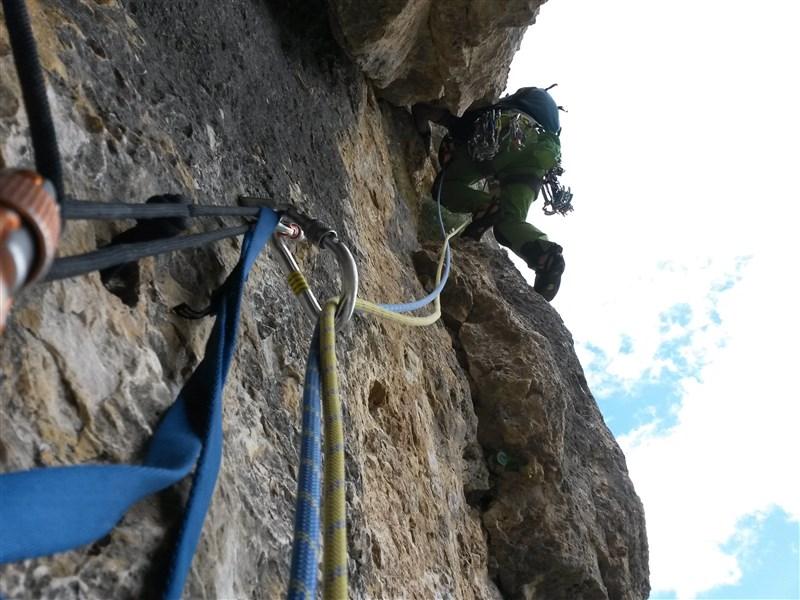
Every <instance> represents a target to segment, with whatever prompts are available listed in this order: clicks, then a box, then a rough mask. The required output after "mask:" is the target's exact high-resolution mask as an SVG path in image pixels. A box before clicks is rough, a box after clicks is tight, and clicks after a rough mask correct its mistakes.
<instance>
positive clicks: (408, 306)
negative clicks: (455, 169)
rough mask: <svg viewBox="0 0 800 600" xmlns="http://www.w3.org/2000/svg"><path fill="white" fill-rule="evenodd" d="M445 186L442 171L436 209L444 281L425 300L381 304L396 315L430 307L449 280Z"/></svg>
mask: <svg viewBox="0 0 800 600" xmlns="http://www.w3.org/2000/svg"><path fill="white" fill-rule="evenodd" d="M443 184H444V170H442V172H441V175H440V176H439V185H438V186H437V189H436V208H437V210H438V212H439V228H440V229H441V231H442V239H444V240H445V250H444V251H445V257H444V273H442V280H441V281H440V282H439V285H437V286H436V288H435V289H434V290H433V291H432V292H431V293H430V294H428V295H427V296H425V297H424V298H420V299H419V300H415V301H413V302H408V303H405V304H381V305H380V307H381V308H384V309H386V310H390V311H392V312H396V313H404V312H411V311H413V310H419V309H420V308H424V307H425V306H428V304H430V303H431V302H433V301H434V300H436V298H437V297H438V296H439V294H441V293H442V290H443V289H444V286H445V285H447V278H448V277H449V276H450V242H448V241H447V231H446V230H445V227H444V219H443V218H442V185H443Z"/></svg>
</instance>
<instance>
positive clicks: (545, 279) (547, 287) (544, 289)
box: [521, 240, 565, 302]
mask: <svg viewBox="0 0 800 600" xmlns="http://www.w3.org/2000/svg"><path fill="white" fill-rule="evenodd" d="M562 251H563V248H562V247H561V246H559V245H558V244H556V243H554V242H551V241H548V240H539V241H536V242H528V243H526V244H524V245H523V246H522V249H521V252H522V255H523V256H524V257H525V260H526V262H527V263H528V267H529V268H530V269H533V271H535V272H536V279H535V280H534V283H533V289H534V291H536V292H537V293H539V294H540V295H541V296H542V297H543V298H544V299H545V300H547V301H548V302H550V301H551V300H552V299H553V298H555V296H556V294H557V293H558V288H559V287H560V286H561V275H562V274H563V273H564V266H565V263H564V257H563V256H562V254H561V253H562Z"/></svg>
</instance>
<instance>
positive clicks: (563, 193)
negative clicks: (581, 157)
mask: <svg viewBox="0 0 800 600" xmlns="http://www.w3.org/2000/svg"><path fill="white" fill-rule="evenodd" d="M563 174H564V169H563V168H561V165H560V164H559V165H556V166H555V167H553V168H552V169H550V170H549V171H548V172H547V174H546V175H545V177H544V182H543V184H542V195H543V196H544V206H543V207H542V210H543V211H544V214H546V215H554V214H556V213H558V214H560V215H563V216H565V217H566V216H567V213H569V212H572V210H574V209H573V206H572V190H571V189H570V188H565V187H564V186H563V185H561V183H560V182H559V181H558V177H559V176H561V175H563Z"/></svg>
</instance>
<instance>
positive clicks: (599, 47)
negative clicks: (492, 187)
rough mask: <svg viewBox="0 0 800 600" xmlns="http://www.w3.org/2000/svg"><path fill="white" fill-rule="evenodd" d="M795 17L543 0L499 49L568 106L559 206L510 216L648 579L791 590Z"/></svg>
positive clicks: (784, 11) (669, 589) (757, 591)
mask: <svg viewBox="0 0 800 600" xmlns="http://www.w3.org/2000/svg"><path fill="white" fill-rule="evenodd" d="M798 24H800V1H797V0H762V1H761V2H760V3H754V2H744V1H741V0H693V1H689V0H673V1H672V2H669V3H667V2H652V1H646V0H606V1H604V2H597V1H596V0H550V1H549V2H548V3H547V4H545V5H544V6H543V7H542V9H541V12H540V14H539V17H538V20H537V23H536V25H534V26H533V27H532V28H530V29H529V30H528V33H527V34H526V37H525V39H524V41H523V44H522V47H521V49H520V51H519V52H518V53H517V55H516V56H515V59H514V62H513V64H512V67H511V73H510V76H509V81H508V90H509V91H513V90H515V89H516V88H518V87H522V86H529V85H541V86H547V85H549V84H551V83H558V87H556V88H555V89H553V90H552V93H553V96H554V97H555V99H556V101H557V102H558V103H559V104H561V105H563V106H564V107H565V108H566V109H567V110H568V112H567V113H563V114H562V119H561V120H562V127H563V132H562V136H561V139H562V155H563V165H564V167H565V169H566V173H565V175H564V176H563V177H562V180H563V181H564V182H565V183H566V184H568V185H569V186H571V187H572V190H573V192H574V193H575V199H574V201H573V204H574V206H575V212H574V213H572V214H570V215H569V216H568V217H561V216H559V215H555V216H549V217H548V216H545V215H543V214H542V212H541V201H537V202H536V203H535V204H534V205H533V207H532V209H531V212H530V214H529V221H531V222H532V223H534V224H536V225H537V226H538V227H540V228H541V229H543V230H544V231H546V232H547V233H548V234H549V237H550V239H552V240H554V241H557V242H558V243H560V244H561V245H562V246H563V247H564V257H565V259H566V263H567V269H566V272H565V274H564V278H563V280H562V286H561V290H560V292H559V295H558V297H557V298H556V299H555V300H554V302H553V305H554V307H555V308H556V309H557V310H558V311H559V312H560V314H561V315H562V317H563V318H564V321H565V323H566V325H567V327H568V328H569V329H570V331H571V332H572V334H573V336H574V338H575V342H576V348H577V350H578V354H579V357H580V358H581V362H582V364H583V366H584V369H585V370H586V374H587V378H588V380H589V383H590V385H591V388H592V391H593V393H594V395H595V397H596V399H597V401H598V403H599V405H600V408H601V410H602V411H603V414H604V418H605V420H606V423H607V424H608V426H609V427H610V428H611V430H612V431H613V433H614V435H615V436H616V437H617V440H618V442H619V444H620V446H621V447H622V449H623V451H624V452H625V455H626V459H627V464H628V468H629V471H630V475H631V479H632V480H633V483H634V486H635V488H636V490H637V493H638V494H639V496H640V497H641V499H642V502H643V504H644V508H645V516H646V519H647V532H648V539H649V545H650V576H651V585H652V594H651V598H654V599H677V600H690V599H702V600H706V599H708V600H711V599H714V600H732V599H737V600H790V599H791V600H797V599H798V598H800V524H799V523H800V477H798V471H800V469H798V466H797V460H798V459H797V457H800V435H798V431H797V428H798V423H800V391H798V389H800V381H798V380H800V352H798V346H799V345H800V316H798V307H800V293H799V292H798V290H800V248H799V247H798V241H797V238H796V236H795V232H796V230H797V229H798V228H800V183H798V180H797V177H796V175H797V173H798V172H800V149H798V145H800V78H798V75H797V69H798V67H797V62H798V58H799V57H800V34H798V33H797V27H798ZM518 266H520V267H521V269H522V270H523V272H525V271H526V269H525V268H524V265H522V264H521V263H519V262H518ZM527 275H528V276H529V277H531V276H532V274H531V273H530V272H529V271H528V272H527Z"/></svg>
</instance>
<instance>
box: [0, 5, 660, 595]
mask: <svg viewBox="0 0 800 600" xmlns="http://www.w3.org/2000/svg"><path fill="white" fill-rule="evenodd" d="M30 6H31V8H32V13H33V19H34V26H35V30H36V34H37V37H38V40H39V43H40V50H41V53H42V58H43V62H44V65H45V67H46V69H47V75H48V81H49V86H50V90H49V91H50V97H51V101H52V105H53V110H54V114H55V118H56V121H57V129H58V134H59V139H60V142H61V148H62V152H63V154H64V159H65V174H66V187H67V190H68V191H69V192H70V193H71V194H72V195H73V196H75V197H78V198H86V199H97V200H102V199H108V200H110V199H116V200H125V201H131V202H141V201H144V199H146V198H147V197H148V196H150V195H152V194H155V193H164V192H173V193H174V192H181V193H185V194H188V195H190V196H192V197H193V198H194V199H195V201H197V202H204V203H212V202H214V203H233V202H234V199H235V197H236V196H237V195H238V194H243V193H248V194H255V193H260V194H264V195H267V196H269V197H271V198H274V199H276V200H279V201H285V200H291V201H293V202H295V203H297V204H299V205H301V206H302V207H304V208H305V209H307V210H308V212H310V213H312V214H314V215H316V216H319V217H320V218H323V219H325V220H327V221H329V222H331V223H332V224H333V225H334V226H335V227H336V228H337V230H338V231H339V232H340V235H341V236H342V237H343V239H344V240H345V241H346V242H347V243H348V244H349V245H350V247H351V248H352V249H353V251H354V253H355V256H356V260H357V262H358V264H359V268H360V273H361V276H362V295H363V296H364V297H366V298H369V299H372V300H376V301H401V300H408V299H411V298H415V297H420V296H422V295H424V293H425V288H424V287H423V283H425V282H427V280H428V279H429V274H430V273H429V272H430V269H429V267H430V258H429V257H428V255H427V254H425V253H422V254H419V253H417V254H416V257H415V252H417V251H418V249H419V231H420V229H419V227H418V226H419V225H421V224H424V220H425V217H424V214H425V213H424V211H422V210H421V207H422V206H423V204H424V202H425V200H424V196H425V190H426V188H427V186H428V185H429V183H430V179H431V176H432V171H431V167H430V163H429V162H428V161H427V158H426V156H425V154H424V151H423V149H422V145H421V144H420V142H419V140H418V139H417V138H416V136H415V135H414V133H413V130H412V127H411V124H410V122H409V117H408V115H407V113H405V112H404V111H402V110H400V109H396V108H393V107H391V106H390V105H388V104H385V103H383V102H381V101H379V100H378V99H377V98H376V95H375V93H374V91H373V87H372V85H371V84H370V83H369V82H368V81H367V80H366V79H364V77H363V76H362V74H361V73H360V71H359V69H358V68H357V67H356V66H355V65H354V64H353V63H352V62H351V61H350V59H349V58H347V57H346V56H344V55H343V54H342V53H341V51H340V50H339V48H338V46H337V45H336V43H335V42H334V39H333V37H332V36H331V33H330V31H329V29H328V23H327V18H326V16H325V7H324V5H322V4H321V3H316V2H308V3H304V4H303V5H302V6H300V7H298V6H297V5H295V3H289V2H279V1H274V2H266V3H263V2H257V3H254V2H250V1H249V0H231V1H230V2H225V3H202V5H198V4H197V3H194V2H191V1H190V0H173V1H171V2H161V1H158V0H130V1H125V2H120V1H117V0H102V1H101V0H94V1H90V0H59V1H58V2H47V3H44V2H42V3H33V2H31V3H30ZM0 159H1V161H2V163H3V164H6V165H13V166H17V165H19V166H24V165H30V164H31V163H32V157H31V148H30V145H29V141H28V138H27V137H26V123H25V116H24V111H23V110H22V108H21V100H20V93H19V88H18V85H17V82H16V77H15V74H14V70H13V63H12V60H11V56H10V54H9V49H8V44H7V42H6V40H5V35H4V33H2V32H0ZM233 223H234V221H233V220H231V221H229V222H228V224H233ZM221 224H223V222H222V220H219V219H211V220H210V221H208V222H205V223H202V224H198V225H196V226H195V230H201V229H208V228H211V227H214V226H217V225H221ZM130 225H131V223H114V224H106V223H101V222H80V223H70V224H69V226H68V228H67V231H66V236H65V238H64V240H63V244H62V246H61V252H62V253H63V254H71V253H76V252H81V251H86V250H91V249H93V248H95V247H97V246H98V245H102V244H104V243H107V242H108V241H109V240H110V239H111V237H112V236H113V235H114V234H115V233H116V232H118V231H120V230H122V229H124V228H126V227H128V226H130ZM238 249H239V243H238V241H226V242H221V243H219V244H217V245H215V246H213V247H208V248H204V249H201V250H196V251H190V252H184V253H178V254H173V255H168V256H162V257H158V258H155V259H147V260H144V261H142V263H141V266H140V281H139V284H138V285H137V286H136V290H137V292H138V301H137V302H136V303H135V305H134V306H129V305H127V304H125V303H124V302H122V300H121V299H120V298H118V297H117V296H115V295H113V294H110V293H109V292H108V291H107V290H106V289H105V288H104V287H103V285H102V284H101V282H100V280H99V277H98V276H97V274H93V275H90V276H87V277H82V278H79V279H74V280H68V281H63V282H59V283H54V284H48V285H40V286H37V287H34V288H32V289H30V290H28V291H27V292H26V293H25V294H23V295H22V296H21V297H20V298H19V299H18V303H17V305H16V308H15V311H14V313H13V316H12V319H11V322H10V324H9V326H8V328H7V330H6V332H5V333H4V334H3V336H2V338H0V470H2V471H7V470H13V469H22V468H30V467H35V466H47V465H60V464H74V463H78V462H129V463H131V462H133V463H135V462H136V461H138V460H140V459H141V457H142V455H143V453H144V450H145V445H146V440H147V439H148V437H149V435H150V434H151V432H152V429H153V428H154V426H155V425H156V424H157V422H158V419H159V417H160V415H161V414H162V413H163V411H164V410H165V408H166V407H167V406H169V404H170V403H171V402H172V400H173V398H174V397H175V394H176V393H177V391H178V390H179V389H180V387H181V385H182V383H183V382H184V381H185V379H186V377H187V376H188V374H189V373H190V372H191V370H192V369H193V368H194V367H195V366H196V365H197V363H198V361H199V358H200V356H201V355H202V352H203V347H204V343H205V339H206V336H207V334H208V332H209V330H210V322H208V321H186V320H183V319H181V318H179V317H177V316H176V315H175V314H174V313H172V312H171V311H170V307H172V306H175V305H177V304H180V303H181V302H190V303H191V304H193V305H195V306H201V305H203V304H204V302H205V301H206V300H207V298H208V297H209V295H210V293H211V291H212V290H213V289H214V288H215V287H216V286H217V285H218V284H219V283H220V282H221V281H222V280H223V279H224V277H225V275H226V273H227V272H228V271H229V270H230V268H231V267H232V266H233V265H234V264H235V261H236V258H237V255H238ZM297 256H298V260H299V261H300V263H301V265H302V267H303V268H304V270H305V271H306V274H307V275H308V277H309V279H310V280H311V281H312V282H313V285H314V287H315V288H317V289H318V290H320V295H322V296H323V297H324V296H325V295H327V294H329V293H333V292H334V291H335V289H336V280H337V279H336V274H335V266H334V263H333V261H332V260H331V258H330V257H329V256H326V255H325V254H324V253H323V254H321V253H318V252H317V251H315V250H313V249H310V248H308V247H306V246H298V251H297ZM426 257H427V258H426ZM454 259H455V261H456V265H459V266H458V271H457V272H456V273H454V280H453V284H452V287H451V288H450V289H451V291H450V292H448V295H447V297H446V300H445V307H446V311H445V312H446V317H447V318H446V322H447V327H445V325H443V324H440V325H437V326H435V327H431V328H426V329H405V328H402V327H399V326H397V325H393V324H390V323H385V322H381V321H378V320H376V319H373V318H371V317H357V318H356V320H355V322H354V323H353V326H352V328H351V329H350V330H349V331H348V332H347V333H346V334H345V335H343V336H342V337H341V339H340V341H339V343H340V352H339V355H340V359H341V361H342V364H341V369H342V371H341V375H340V376H341V380H342V382H343V386H344V390H343V395H344V397H345V400H346V423H345V426H346V432H347V446H346V455H347V478H348V489H347V500H348V518H349V525H350V529H349V532H350V539H349V548H350V553H351V554H350V558H351V560H350V572H351V596H352V597H354V598H404V597H406V598H418V597H425V598H427V597H441V598H500V597H512V598H516V597H520V598H521V597H527V598H543V599H544V598H561V597H563V598H581V597H585V598H595V597H598V598H643V597H644V596H645V595H646V585H647V568H646V560H647V558H646V554H647V552H646V540H645V537H644V529H643V528H644V524H643V520H642V514H641V505H640V504H639V503H638V499H637V498H636V496H635V493H634V492H633V490H632V488H631V485H630V481H629V480H628V478H627V474H626V472H625V468H624V459H623V457H622V456H621V454H620V452H619V449H618V448H617V446H616V445H615V443H614V442H613V440H612V439H611V438H610V435H609V434H608V431H607V429H606V428H605V426H604V424H603V423H602V419H601V417H600V415H599V414H598V412H597V408H596V406H595V405H594V403H593V400H592V399H591V396H590V394H589V392H588V390H587V389H586V384H585V381H584V380H583V377H582V374H581V370H580V365H578V364H577V359H576V358H575V356H574V352H573V351H572V344H571V340H570V337H569V334H568V333H567V332H566V330H565V329H564V327H563V324H562V323H561V322H560V319H558V316H557V315H556V314H555V312H554V311H553V310H552V309H551V308H550V307H549V306H548V305H546V304H545V303H542V302H536V301H531V297H532V294H531V291H530V290H529V289H527V287H526V286H525V285H524V283H522V282H521V281H520V279H519V277H518V276H515V275H513V272H512V271H511V266H510V263H508V261H507V259H505V258H504V256H503V255H502V254H500V253H498V252H497V251H494V250H491V249H489V248H486V247H483V246H479V247H477V248H470V247H467V246H465V247H462V248H461V249H459V250H457V251H456V253H455V257H454ZM418 273H419V274H418ZM481 273H483V274H482V275H481ZM514 277H516V279H515V278H514ZM504 286H505V287H504ZM509 286H510V287H509ZM506 288H508V289H506ZM290 296H291V294H290V292H289V291H288V289H287V287H286V284H285V283H284V281H283V277H282V274H281V272H280V269H279V265H278V262H277V261H276V260H275V259H274V257H271V256H269V255H268V254H265V255H263V256H262V257H261V259H260V260H259V261H258V262H257V264H256V266H255V268H254V271H253V273H252V275H251V278H250V282H249V285H248V290H247V293H246V296H245V300H244V304H243V315H242V322H241V329H240V336H239V348H238V352H237V355H236V358H235V361H234V364H233V366H232V370H231V374H230V377H229V381H228V387H227V390H226V395H225V409H224V428H225V449H224V457H223V466H222V471H221V474H220V479H219V482H218V485H217V489H216V492H215V496H214V500H213V503H212V507H211V511H210V514H209V516H208V518H207V520H206V523H205V527H204V530H203V536H202V539H201V542H200V546H199V548H198V553H197V555H196V557H195V559H194V563H193V567H192V572H191V576H190V579H189V582H188V584H187V588H186V591H185V597H186V598H192V599H194V598H208V599H212V598H213V599H216V598H273V597H279V596H281V595H283V594H284V593H285V590H286V589H287V584H288V570H289V561H290V548H291V528H292V515H293V503H294V494H295V473H296V468H297V464H298V458H297V448H298V446H299V438H300V432H299V424H300V401H301V383H302V378H303V368H304V361H305V355H306V352H307V347H308V343H309V338H310V335H311V330H312V327H313V324H312V323H311V322H310V320H309V319H308V318H306V317H305V316H304V315H303V314H302V312H301V311H300V310H299V307H298V306H297V305H296V304H295V302H294V300H293V299H292V298H291V297H290ZM493 315H495V316H496V317H497V319H499V320H498V321H497V329H495V327H494V326H493V325H492V320H491V319H492V318H494V317H493ZM493 336H494V337H493ZM497 336H500V337H499V338H498V337H497ZM487 342H491V343H492V344H495V345H496V349H495V350H496V351H495V350H491V346H489V345H488V344H487ZM513 375H516V376H517V378H516V379H515V377H514V376H513ZM501 390H502V391H503V393H502V394H501V393H500V391H501ZM512 392H513V393H512ZM498 451H504V452H505V453H506V454H507V455H508V456H510V457H511V458H512V460H511V462H510V463H509V462H508V461H506V465H505V466H502V465H500V463H499V462H498V460H497V454H498ZM500 467H502V468H500ZM185 493H186V489H185V486H177V487H176V488H175V489H172V490H169V491H166V492H164V493H162V494H160V495H159V496H158V497H156V498H152V499H149V500H146V501H143V502H141V503H140V504H138V505H137V506H136V507H135V508H134V509H133V510H132V511H131V512H129V513H128V514H127V515H126V516H125V517H124V518H123V519H122V521H121V522H120V523H119V524H118V525H117V527H116V528H115V529H114V530H113V531H112V533H111V534H110V535H109V536H107V537H106V538H103V539H101V540H98V541H97V542H96V543H94V544H91V545H89V546H86V547H83V548H79V549H77V550H74V551H71V552H65V553H62V554H59V555H57V556H53V557H46V558H40V559H34V560H28V561H24V562H21V563H17V564H12V565H5V566H0V595H3V596H4V597H7V598H11V599H23V598H25V599H27V598H59V599H61V598H64V599H78V598H80V599H107V598H118V599H125V598H143V597H150V596H152V595H153V594H154V592H155V590H157V589H158V586H159V582H160V581H161V578H162V576H163V573H162V572H161V571H160V568H161V565H163V564H164V557H165V554H166V553H167V552H168V551H169V542H170V532H171V531H173V528H174V526H175V525H176V523H177V519H178V512H179V509H180V506H181V504H182V502H183V500H184V496H185ZM0 501H1V499H0ZM575 590H577V592H575ZM573 592H575V593H573ZM576 594H578V595H576Z"/></svg>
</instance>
